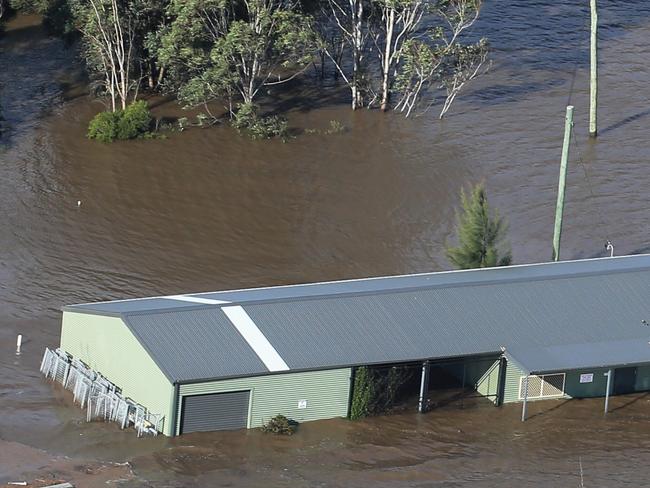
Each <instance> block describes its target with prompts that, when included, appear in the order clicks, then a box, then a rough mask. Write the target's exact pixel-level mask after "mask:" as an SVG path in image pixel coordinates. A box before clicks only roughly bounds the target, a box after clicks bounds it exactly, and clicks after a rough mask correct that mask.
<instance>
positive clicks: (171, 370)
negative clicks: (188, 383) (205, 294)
mask: <svg viewBox="0 0 650 488" xmlns="http://www.w3.org/2000/svg"><path fill="white" fill-rule="evenodd" d="M123 320H124V321H125V323H126V324H127V325H128V327H129V328H130V329H131V330H132V331H133V334H134V335H135V336H136V337H137V338H138V340H139V341H140V343H141V344H142V345H143V346H144V348H145V349H146V350H147V351H148V352H149V354H150V355H151V357H152V358H153V359H154V360H155V361H156V363H157V364H158V366H160V369H162V371H163V372H164V373H165V374H166V375H167V377H168V378H169V379H170V380H171V381H183V380H192V379H196V378H219V377H228V376H243V375H255V374H260V373H268V370H267V369H266V367H265V366H264V364H263V363H262V361H260V359H259V358H258V357H257V355H256V354H255V353H254V352H253V350H252V349H251V348H250V347H249V346H248V344H247V343H246V342H245V341H244V339H243V338H242V336H241V335H239V333H238V332H237V330H236V329H234V328H233V326H232V324H231V323H230V321H229V320H228V319H227V318H226V316H225V315H224V313H223V312H222V311H221V310H220V309H218V308H205V307H203V308H199V309H196V308H195V309H193V310H184V311H183V312H174V311H166V312H156V313H148V314H143V313H133V314H127V315H124V316H123Z"/></svg>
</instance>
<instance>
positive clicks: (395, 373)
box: [350, 366, 411, 420]
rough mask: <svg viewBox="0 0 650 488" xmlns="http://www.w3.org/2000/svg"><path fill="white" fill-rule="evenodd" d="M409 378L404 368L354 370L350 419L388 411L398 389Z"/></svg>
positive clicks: (365, 367)
mask: <svg viewBox="0 0 650 488" xmlns="http://www.w3.org/2000/svg"><path fill="white" fill-rule="evenodd" d="M410 378H411V371H409V369H408V368H407V367H405V366H394V367H392V368H370V367H368V366H361V367H359V368H356V370H355V373H354V385H353V391H352V403H351V405H350V419H351V420H356V419H360V418H363V417H367V416H369V415H377V414H380V413H383V412H386V411H388V410H390V409H391V408H392V407H393V406H394V405H395V401H396V399H397V395H398V393H399V391H400V388H401V387H402V386H403V385H404V384H405V383H406V382H407V381H408V380H409V379H410Z"/></svg>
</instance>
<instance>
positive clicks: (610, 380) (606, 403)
mask: <svg viewBox="0 0 650 488" xmlns="http://www.w3.org/2000/svg"><path fill="white" fill-rule="evenodd" d="M605 376H607V386H606V387H605V388H606V390H605V415H607V411H608V410H609V392H610V387H611V384H612V370H611V369H610V370H609V371H607V373H605Z"/></svg>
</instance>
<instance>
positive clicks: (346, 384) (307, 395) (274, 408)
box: [177, 368, 352, 432]
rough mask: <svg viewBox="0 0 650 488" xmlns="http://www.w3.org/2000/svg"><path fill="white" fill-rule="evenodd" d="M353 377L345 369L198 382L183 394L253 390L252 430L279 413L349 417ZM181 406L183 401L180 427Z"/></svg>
mask: <svg viewBox="0 0 650 488" xmlns="http://www.w3.org/2000/svg"><path fill="white" fill-rule="evenodd" d="M351 374H352V370H351V369H350V368H345V369H331V370H326V371H308V372H302V373H283V374H275V375H269V376H255V377H251V378H238V379H231V380H221V381H212V382H209V383H195V384H189V385H180V388H179V395H180V396H181V397H183V396H185V395H200V394H206V393H221V392H227V391H241V390H250V391H251V400H250V403H251V408H250V410H249V414H248V427H249V428H254V427H261V426H262V425H264V424H265V423H266V422H267V421H268V420H269V419H271V418H272V417H275V416H276V415H277V414H279V413H281V414H282V415H285V416H286V417H287V418H289V419H292V420H296V421H298V422H306V421H309V420H319V419H329V418H334V417H345V416H347V414H348V403H349V397H350V377H351ZM300 400H307V408H304V409H303V408H298V402H299V401H300ZM181 405H182V401H179V402H178V416H177V418H178V421H177V423H178V424H179V425H180V418H181ZM177 432H178V430H177Z"/></svg>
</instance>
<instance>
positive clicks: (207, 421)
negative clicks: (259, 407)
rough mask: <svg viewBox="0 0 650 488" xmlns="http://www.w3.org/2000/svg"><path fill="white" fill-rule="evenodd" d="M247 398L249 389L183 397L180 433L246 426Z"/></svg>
mask: <svg viewBox="0 0 650 488" xmlns="http://www.w3.org/2000/svg"><path fill="white" fill-rule="evenodd" d="M249 398H250V391H235V392H229V393H212V394H209V395H192V396H185V397H183V409H182V411H181V434H187V433H189V432H209V431H212V430H231V429H244V428H246V426H247V420H248V400H249Z"/></svg>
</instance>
